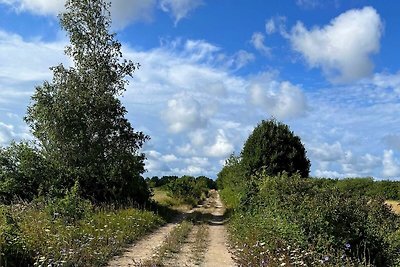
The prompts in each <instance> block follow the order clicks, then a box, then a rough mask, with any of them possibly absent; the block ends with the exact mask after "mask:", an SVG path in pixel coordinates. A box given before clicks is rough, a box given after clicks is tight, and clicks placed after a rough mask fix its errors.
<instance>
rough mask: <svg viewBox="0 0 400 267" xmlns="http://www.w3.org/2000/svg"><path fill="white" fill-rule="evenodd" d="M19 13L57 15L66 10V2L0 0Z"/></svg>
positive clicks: (56, 0)
mask: <svg viewBox="0 0 400 267" xmlns="http://www.w3.org/2000/svg"><path fill="white" fill-rule="evenodd" d="M0 3H3V4H7V5H10V6H12V7H13V8H14V9H15V10H16V11H17V12H22V11H29V12H32V13H34V14H39V15H57V14H59V13H60V12H61V11H63V10H64V4H65V0H52V1H48V0H0Z"/></svg>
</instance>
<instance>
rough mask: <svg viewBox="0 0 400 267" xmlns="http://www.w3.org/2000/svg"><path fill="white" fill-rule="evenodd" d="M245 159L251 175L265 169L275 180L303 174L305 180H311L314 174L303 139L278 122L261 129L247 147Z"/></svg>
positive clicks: (243, 153)
mask: <svg viewBox="0 0 400 267" xmlns="http://www.w3.org/2000/svg"><path fill="white" fill-rule="evenodd" d="M241 156H242V161H241V163H242V164H243V167H244V169H245V171H246V174H247V175H254V174H255V173H256V172H258V171H260V170H261V169H263V170H264V171H265V172H266V174H267V175H271V176H274V175H277V174H279V173H281V172H287V173H288V174H289V175H291V174H294V173H296V172H299V174H300V175H301V176H302V177H308V175H309V172H310V161H309V160H308V158H307V156H306V150H305V148H304V146H303V144H302V143H301V141H300V138H299V137H298V136H296V135H294V133H293V132H292V131H290V129H289V127H288V126H287V125H286V124H283V123H281V122H277V121H276V120H267V121H265V120H263V121H262V122H261V123H260V124H258V125H257V127H256V128H255V129H254V130H253V133H252V134H251V135H250V136H249V138H248V139H247V141H246V143H245V144H244V147H243V150H242V153H241Z"/></svg>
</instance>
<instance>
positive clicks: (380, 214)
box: [230, 173, 400, 266]
mask: <svg viewBox="0 0 400 267" xmlns="http://www.w3.org/2000/svg"><path fill="white" fill-rule="evenodd" d="M258 178H259V179H257V181H258V183H256V184H253V185H254V186H255V187H257V190H253V195H252V196H251V197H248V201H247V202H244V201H242V203H241V205H242V206H241V209H237V210H236V213H235V214H234V216H233V219H232V221H231V224H230V231H231V233H232V238H233V241H234V243H235V244H236V245H237V246H238V247H239V248H240V249H239V250H238V251H239V257H240V258H241V259H242V260H243V261H247V262H253V263H255V262H257V263H259V262H269V263H270V264H271V265H274V264H280V263H282V262H286V263H287V264H289V265H290V264H295V262H297V265H301V264H299V262H298V261H299V260H301V262H302V264H303V266H311V265H319V264H324V265H329V266H338V265H346V264H347V265H349V266H357V265H358V264H367V265H373V266H396V264H395V263H396V262H398V260H399V258H400V253H399V251H400V243H399V242H398V240H399V239H398V231H399V229H400V228H399V223H400V217H398V216H396V215H395V214H393V213H392V212H391V211H390V209H389V208H388V207H387V206H386V205H385V204H384V203H383V200H382V199H381V198H379V197H367V196H361V195H359V194H354V195H352V194H349V192H346V191H345V190H343V187H341V188H339V187H338V186H337V183H335V182H334V180H327V179H326V180H320V179H310V178H307V179H304V178H301V177H300V175H298V174H296V175H293V176H289V175H288V174H286V173H284V174H282V175H279V176H275V177H271V176H268V175H266V174H262V175H260V176H259V177H258ZM347 182H348V181H347ZM366 182H368V181H367V180H365V181H363V183H366ZM353 183H354V181H352V182H350V184H352V185H354V184H353ZM356 188H358V189H360V187H358V186H357V187H356ZM260 244H263V245H262V246H260ZM261 252H262V253H261ZM293 255H295V256H296V257H294V256H293ZM279 259H281V260H279ZM325 259H328V260H325Z"/></svg>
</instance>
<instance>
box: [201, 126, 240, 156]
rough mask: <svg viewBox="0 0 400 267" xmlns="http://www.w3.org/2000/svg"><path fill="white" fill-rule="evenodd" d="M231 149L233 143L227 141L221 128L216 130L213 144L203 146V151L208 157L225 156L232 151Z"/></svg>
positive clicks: (232, 148)
mask: <svg viewBox="0 0 400 267" xmlns="http://www.w3.org/2000/svg"><path fill="white" fill-rule="evenodd" d="M233 150H234V146H233V144H231V143H230V142H229V140H228V138H227V137H226V135H225V132H224V130H222V129H219V130H218V134H217V135H216V137H215V142H214V144H212V145H210V146H206V147H205V153H206V155H208V156H210V157H226V156H228V155H229V154H230V153H232V152H233Z"/></svg>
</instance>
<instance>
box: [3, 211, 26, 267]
mask: <svg viewBox="0 0 400 267" xmlns="http://www.w3.org/2000/svg"><path fill="white" fill-rule="evenodd" d="M12 215H13V214H12V210H11V208H10V207H7V206H3V205H1V206H0V266H25V265H28V264H30V263H32V259H31V257H30V256H31V255H29V253H28V251H27V250H26V247H25V245H24V243H23V240H22V239H21V230H20V228H19V225H18V224H17V222H16V221H15V218H14V217H13V216H12Z"/></svg>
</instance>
